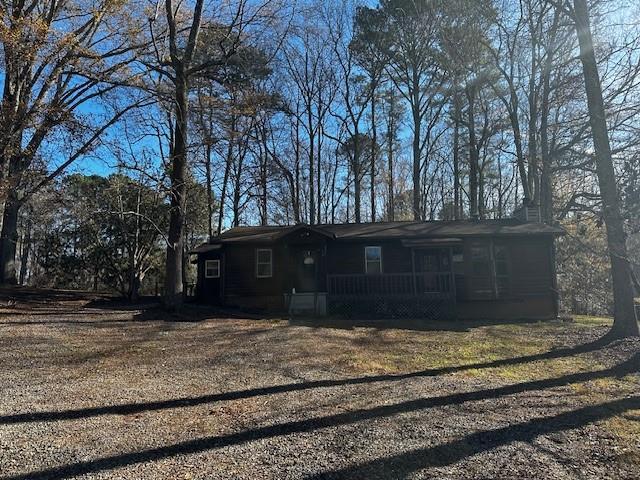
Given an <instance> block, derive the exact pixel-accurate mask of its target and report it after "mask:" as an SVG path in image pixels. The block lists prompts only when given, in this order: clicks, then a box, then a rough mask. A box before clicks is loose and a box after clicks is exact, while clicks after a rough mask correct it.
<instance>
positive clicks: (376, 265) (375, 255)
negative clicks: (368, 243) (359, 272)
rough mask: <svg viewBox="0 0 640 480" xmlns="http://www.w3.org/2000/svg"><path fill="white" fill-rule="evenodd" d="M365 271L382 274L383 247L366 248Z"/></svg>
mask: <svg viewBox="0 0 640 480" xmlns="http://www.w3.org/2000/svg"><path fill="white" fill-rule="evenodd" d="M364 271H365V272H366V273H382V247H364Z"/></svg>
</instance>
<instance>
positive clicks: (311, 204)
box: [307, 105, 316, 225]
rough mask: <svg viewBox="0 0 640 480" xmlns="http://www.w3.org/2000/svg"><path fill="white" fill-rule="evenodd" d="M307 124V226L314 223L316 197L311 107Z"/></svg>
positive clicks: (308, 111) (308, 109) (309, 107)
mask: <svg viewBox="0 0 640 480" xmlns="http://www.w3.org/2000/svg"><path fill="white" fill-rule="evenodd" d="M307 115H308V117H307V121H308V122H309V224H310V225H313V224H314V223H316V195H315V181H316V179H315V158H314V155H315V135H314V133H313V130H312V128H313V117H312V112H311V105H309V106H308V108H307Z"/></svg>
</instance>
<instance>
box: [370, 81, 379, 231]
mask: <svg viewBox="0 0 640 480" xmlns="http://www.w3.org/2000/svg"><path fill="white" fill-rule="evenodd" d="M371 88H372V89H373V90H374V91H373V92H372V94H371V165H370V167H369V168H370V172H369V173H370V176H371V221H372V222H375V221H376V157H377V154H378V128H377V127H376V92H375V87H374V86H373V85H372V87H371Z"/></svg>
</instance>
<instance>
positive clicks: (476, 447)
mask: <svg viewBox="0 0 640 480" xmlns="http://www.w3.org/2000/svg"><path fill="white" fill-rule="evenodd" d="M638 371H640V353H636V354H635V355H634V356H633V357H631V358H630V359H629V360H627V361H625V362H623V363H621V364H619V365H616V366H614V367H612V368H608V369H604V370H599V371H591V372H580V373H574V374H570V375H565V376H562V377H558V378H552V379H545V380H537V381H531V382H523V383H518V384H515V385H509V386H504V387H497V388H491V389H486V390H478V391H471V392H464V393H454V394H450V395H444V396H440V397H430V398H422V399H417V400H409V401H405V402H400V403H396V404H392V405H382V406H377V407H373V408H366V409H359V410H353V411H349V412H344V413H339V414H334V415H328V416H324V417H316V418H311V419H307V420H299V421H291V422H286V423H281V424H277V425H271V426H267V427H258V428H253V429H248V430H244V431H241V432H238V433H232V434H228V435H221V436H212V437H205V438H200V439H196V440H188V441H184V442H180V443H176V444H173V445H167V446H164V447H158V448H152V449H148V450H142V451H139V452H131V453H125V454H119V455H113V456H110V457H104V458H98V459H95V460H88V461H82V462H77V463H74V464H70V465H63V466H60V467H53V468H49V469H45V470H40V471H36V472H29V473H27V474H21V475H14V476H10V477H6V479H7V480H26V479H31V478H66V477H71V476H77V475H82V474H90V473H96V472H100V471H104V470H111V469H114V468H119V467H125V466H127V465H132V464H137V463H142V462H151V461H157V460H161V459H164V458H169V457H173V456H176V455H189V454H195V453H201V452H205V451H208V450H214V449H219V448H223V447H228V446H233V445H241V444H245V443H249V442H253V441H256V440H264V439H270V438H274V437H281V436H286V435H292V434H297V433H310V432H313V431H316V430H320V429H325V428H330V427H338V426H342V425H350V424H354V423H357V422H362V421H367V420H375V419H378V418H384V417H390V416H394V415H397V414H400V413H408V412H417V411H423V410H427V409H430V408H434V407H443V406H451V405H460V404H462V403H464V402H470V401H479V400H490V399H496V398H500V397H504V396H507V395H515V394H520V393H526V392H533V391H539V390H545V389H550V388H556V387H562V386H566V385H570V384H575V383H580V382H586V381H593V380H596V379H600V378H607V377H622V376H625V375H628V374H631V373H637V372H638ZM178 406H179V405H178ZM637 408H640V396H633V397H629V398H625V399H618V400H613V401H609V402H606V403H601V404H598V405H594V406H589V407H583V408H579V409H576V410H573V411H570V412H565V413H561V414H557V415H554V416H550V417H544V418H537V419H532V420H529V421H526V422H523V423H520V424H516V425H511V426H508V427H503V428H499V429H495V430H489V431H483V432H478V433H473V434H470V435H467V436H465V437H464V438H462V439H459V440H455V441H452V442H449V443H445V444H442V445H437V446H434V447H429V448H425V449H418V450H414V451H411V452H405V453H402V454H398V455H396V456H393V457H387V458H381V459H376V460H373V461H370V462H366V463H362V464H358V465H355V466H351V467H348V468H345V469H342V470H337V471H332V472H331V471H330V472H323V473H321V474H319V475H316V476H314V477H312V478H318V479H319V478H366V477H367V476H368V474H373V473H374V472H375V473H376V474H377V475H379V474H380V472H381V471H384V472H386V473H387V475H383V477H385V476H391V477H394V478H398V477H401V476H406V475H408V474H410V473H411V472H413V471H415V470H418V469H422V468H426V467H429V466H441V465H448V464H451V463H453V462H456V461H459V460H462V459H464V458H466V457H468V456H471V455H475V454H478V453H481V452H484V451H487V450H491V449H493V448H495V447H497V446H500V445H504V444H507V443H511V442H513V441H530V440H532V439H533V438H535V437H537V436H539V435H543V434H548V433H551V432H557V431H564V430H569V429H575V428H580V427H582V426H584V425H586V424H588V423H592V422H595V421H599V420H602V419H606V418H609V417H612V416H614V415H617V414H621V413H624V412H626V411H627V410H634V409H637ZM43 420H44V419H43Z"/></svg>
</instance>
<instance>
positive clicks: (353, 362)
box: [0, 292, 640, 479]
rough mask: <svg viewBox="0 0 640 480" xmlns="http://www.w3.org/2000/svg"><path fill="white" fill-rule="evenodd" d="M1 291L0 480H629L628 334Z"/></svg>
mask: <svg viewBox="0 0 640 480" xmlns="http://www.w3.org/2000/svg"><path fill="white" fill-rule="evenodd" d="M10 296H11V297H12V298H13V299H10V298H9V297H10ZM10 296H8V295H6V292H5V294H4V296H0V305H2V308H0V478H6V479H36V478H70V477H77V478H83V479H89V478H91V479H106V478H109V479H116V478H117V479H222V478H224V479H263V478H264V479H289V478H291V479H294V478H295V479H302V478H310V479H325V478H327V479H332V478H358V479H376V478H380V479H393V478H425V479H426V478H429V479H431V478H438V479H460V478H464V479H468V478H483V479H490V478H501V479H502V478H505V479H511V478H536V479H541V478H549V479H551V478H553V479H574V478H575V479H578V478H579V479H603V478H629V479H632V478H633V479H637V478H640V388H639V387H640V376H639V375H638V371H639V370H640V342H639V341H635V340H627V341H622V342H614V343H611V344H606V345H604V344H602V343H601V342H600V343H599V342H598V341H597V339H598V338H599V337H601V336H602V335H603V334H604V333H605V332H606V330H607V327H606V326H603V325H601V324H599V323H598V322H588V323H580V322H574V323H566V322H564V323H563V322H547V323H513V324H509V323H507V324H497V325H491V324H456V325H451V324H444V323H441V324H438V323H421V322H413V323H410V324H406V323H405V324H397V325H393V324H389V323H387V324H384V325H377V324H374V325H359V326H352V325H345V324H339V323H338V324H336V323H331V322H325V321H323V322H312V321H295V322H294V321H291V322H289V321H285V320H273V319H251V318H214V317H213V315H212V314H209V313H207V312H205V311H201V310H196V309H191V310H187V311H186V312H185V313H183V314H182V320H185V319H186V320H189V319H196V318H197V320H198V321H180V322H176V321H169V320H172V319H166V318H163V316H164V314H163V313H162V312H160V311H159V310H153V309H148V310H146V311H142V310H136V309H130V308H124V307H121V306H118V305H117V304H111V303H110V302H95V301H91V299H90V298H88V297H83V296H80V295H77V294H71V293H54V292H43V293H41V294H38V293H37V292H36V293H32V294H29V295H21V294H19V293H16V294H12V295H10ZM209 316H211V317H212V318H207V317H209ZM394 326H395V327H397V328H391V327H394Z"/></svg>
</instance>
